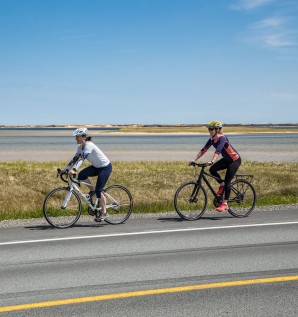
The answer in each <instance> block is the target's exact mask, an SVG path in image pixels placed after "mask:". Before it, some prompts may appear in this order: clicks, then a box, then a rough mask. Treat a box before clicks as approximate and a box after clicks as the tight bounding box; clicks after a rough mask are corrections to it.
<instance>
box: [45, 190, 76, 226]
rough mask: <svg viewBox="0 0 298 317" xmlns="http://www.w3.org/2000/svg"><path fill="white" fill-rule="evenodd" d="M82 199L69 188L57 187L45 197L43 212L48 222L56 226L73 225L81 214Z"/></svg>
mask: <svg viewBox="0 0 298 317" xmlns="http://www.w3.org/2000/svg"><path fill="white" fill-rule="evenodd" d="M81 208H82V207H81V200H80V198H79V197H78V195H77V194H76V193H74V192H72V193H70V192H69V190H68V189H67V188H62V187H61V188H56V189H54V190H53V191H51V192H50V193H49V194H48V195H47V196H46V198H45V201H44V204H43V213H44V216H45V218H46V220H47V222H48V223H49V224H50V225H51V226H53V227H56V228H68V227H70V226H73V225H74V224H75V223H76V222H77V221H78V219H79V217H80V215H81Z"/></svg>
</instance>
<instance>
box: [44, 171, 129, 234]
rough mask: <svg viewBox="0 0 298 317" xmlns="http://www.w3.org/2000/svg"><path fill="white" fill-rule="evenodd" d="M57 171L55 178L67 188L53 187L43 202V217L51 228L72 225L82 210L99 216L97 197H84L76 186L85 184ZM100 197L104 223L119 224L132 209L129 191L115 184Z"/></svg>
mask: <svg viewBox="0 0 298 317" xmlns="http://www.w3.org/2000/svg"><path fill="white" fill-rule="evenodd" d="M57 171H58V174H57V176H60V178H61V179H62V180H63V181H64V182H67V183H68V186H67V187H58V188H55V189H54V190H52V191H51V192H49V193H48V194H47V196H46V198H45V200H44V203H43V214H44V217H45V219H46V220H47V222H48V223H49V224H50V225H51V226H52V227H55V228H61V229H64V228H68V227H71V226H73V225H74V224H75V223H76V222H77V221H78V220H79V218H80V216H81V214H82V211H83V212H85V210H86V212H87V213H88V214H90V215H91V216H95V215H96V214H98V213H101V208H100V207H97V206H98V198H96V196H95V195H93V196H92V197H90V196H89V194H84V193H83V192H82V191H81V190H80V188H79V186H80V185H87V183H85V182H82V181H79V180H77V179H75V178H72V177H68V176H67V175H66V174H61V170H60V169H58V170H57ZM88 185H90V184H88ZM102 194H103V195H105V198H106V210H107V213H108V217H107V218H105V220H104V221H106V222H107V223H109V224H120V223H123V222H124V221H126V220H127V219H128V218H129V216H130V214H131V213H132V210H133V199H132V195H131V193H130V192H129V190H128V189H127V188H125V187H124V186H122V185H117V184H115V185H110V186H108V187H106V188H105V189H104V191H103V192H102ZM82 201H84V202H85V203H86V205H87V208H84V209H83V207H82ZM84 207H85V206H84Z"/></svg>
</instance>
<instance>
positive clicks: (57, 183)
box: [0, 161, 298, 221]
mask: <svg viewBox="0 0 298 317" xmlns="http://www.w3.org/2000/svg"><path fill="white" fill-rule="evenodd" d="M64 165H65V162H25V161H17V162H2V163H1V164H0V221H1V220H5V219H20V218H38V217H42V204H43V200H44V197H45V195H46V194H47V193H48V192H49V191H50V190H52V189H53V188H56V187H61V186H65V185H66V183H63V182H62V181H61V180H60V179H59V178H56V168H57V167H62V168H63V167H64ZM85 165H86V164H85ZM239 173H250V174H253V175H254V179H253V185H254V186H255V188H256V192H257V197H258V200H257V205H259V206H264V205H276V204H292V203H298V183H297V179H298V163H258V162H243V163H242V165H241V167H240V170H239ZM194 178H195V176H194V170H193V168H192V167H189V166H187V162H181V161H177V162H173V161H171V162H170V161H169V162H168V161H161V162H156V161H154V162H153V161H149V162H148V161H146V162H145V161H143V162H141V161H137V162H114V163H113V173H112V175H111V178H110V180H109V184H111V183H119V184H123V185H125V186H126V187H127V188H129V190H130V191H131V193H132V195H133V198H134V205H135V207H134V211H133V212H134V213H141V212H160V211H172V210H174V206H173V197H174V193H175V191H176V189H177V188H178V186H179V185H180V184H181V183H182V182H184V181H187V180H191V179H194ZM215 185H216V184H215ZM86 192H87V189H86ZM211 201H212V199H210V201H209V202H211ZM210 208H212V206H211V205H210Z"/></svg>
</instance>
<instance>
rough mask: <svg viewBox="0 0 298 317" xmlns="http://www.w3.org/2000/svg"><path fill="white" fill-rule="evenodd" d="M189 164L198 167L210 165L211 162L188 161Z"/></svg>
mask: <svg viewBox="0 0 298 317" xmlns="http://www.w3.org/2000/svg"><path fill="white" fill-rule="evenodd" d="M189 165H190V166H199V167H207V166H210V165H211V164H210V163H209V162H206V163H196V162H193V161H191V162H189Z"/></svg>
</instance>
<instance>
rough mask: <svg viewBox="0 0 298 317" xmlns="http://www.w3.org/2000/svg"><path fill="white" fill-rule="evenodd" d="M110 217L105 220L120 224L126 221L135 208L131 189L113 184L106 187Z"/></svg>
mask: <svg viewBox="0 0 298 317" xmlns="http://www.w3.org/2000/svg"><path fill="white" fill-rule="evenodd" d="M104 192H105V197H106V205H107V213H108V217H107V218H106V219H105V221H106V222H107V223H109V224H112V225H118V224H120V223H123V222H124V221H126V220H127V219H128V218H129V216H130V215H131V213H132V210H133V199H132V195H131V193H130V191H129V190H128V189H127V188H126V187H124V186H122V185H117V184H116V185H111V186H109V187H107V188H106V189H104Z"/></svg>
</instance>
